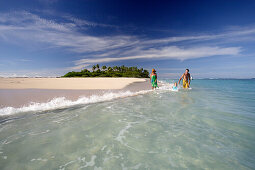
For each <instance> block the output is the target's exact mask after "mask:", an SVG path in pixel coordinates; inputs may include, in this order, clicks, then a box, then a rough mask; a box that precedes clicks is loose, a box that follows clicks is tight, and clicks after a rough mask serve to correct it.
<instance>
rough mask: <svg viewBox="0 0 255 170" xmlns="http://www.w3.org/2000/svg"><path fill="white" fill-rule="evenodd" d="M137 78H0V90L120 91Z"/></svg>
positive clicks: (138, 80) (141, 80) (142, 80)
mask: <svg viewBox="0 0 255 170" xmlns="http://www.w3.org/2000/svg"><path fill="white" fill-rule="evenodd" d="M145 81H146V79H139V78H0V89H69V90H92V89H93V90H94V89H101V90H102V89H122V88H124V87H126V86H127V85H129V84H131V83H135V82H145Z"/></svg>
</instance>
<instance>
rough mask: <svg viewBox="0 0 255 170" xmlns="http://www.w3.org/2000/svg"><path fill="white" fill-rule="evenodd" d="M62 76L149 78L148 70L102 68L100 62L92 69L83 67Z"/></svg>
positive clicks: (115, 67) (123, 67)
mask: <svg viewBox="0 0 255 170" xmlns="http://www.w3.org/2000/svg"><path fill="white" fill-rule="evenodd" d="M62 77H136V78H149V72H148V70H145V69H143V68H140V69H138V68H137V67H125V66H124V65H122V66H121V67H118V66H114V67H106V66H102V69H100V66H99V64H97V65H94V66H92V71H89V70H87V69H83V70H81V71H80V72H75V71H72V72H68V73H67V74H65V75H64V76H62Z"/></svg>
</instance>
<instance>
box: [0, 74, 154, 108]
mask: <svg viewBox="0 0 255 170" xmlns="http://www.w3.org/2000/svg"><path fill="white" fill-rule="evenodd" d="M148 89H150V84H149V82H148V80H147V79H139V78H0V108H2V107H8V106H10V107H21V106H24V105H27V104H29V103H31V102H40V103H41V102H48V101H49V100H51V99H53V98H57V97H65V98H66V99H69V100H77V99H78V98H79V97H81V96H82V97H89V96H92V95H103V94H104V93H107V92H119V91H131V92H136V91H140V90H148Z"/></svg>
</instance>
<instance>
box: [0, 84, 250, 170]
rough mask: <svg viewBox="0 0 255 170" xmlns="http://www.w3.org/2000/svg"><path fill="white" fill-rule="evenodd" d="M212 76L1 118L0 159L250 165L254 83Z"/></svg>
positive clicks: (31, 163) (121, 165)
mask: <svg viewBox="0 0 255 170" xmlns="http://www.w3.org/2000/svg"><path fill="white" fill-rule="evenodd" d="M218 81H220V80H215V81H213V80H211V82H207V81H205V80H200V81H199V80H197V81H193V82H192V90H182V89H181V90H180V91H179V92H171V91H169V90H168V88H165V89H159V90H157V91H153V92H150V93H148V94H143V95H139V96H134V97H128V98H121V99H117V100H113V101H108V102H102V103H94V104H88V105H77V106H72V107H69V108H66V109H58V110H53V111H45V112H29V113H22V114H19V115H15V116H12V117H9V118H5V119H4V120H2V122H1V125H0V167H1V169H178V168H180V169H186V168H189V169H254V168H255V134H254V130H255V113H254V110H255V107H254V104H253V103H254V101H255V100H254V95H255V94H254V93H255V92H254V90H247V89H246V91H245V95H246V97H245V98H244V97H242V88H240V87H242V86H243V85H247V86H249V87H254V85H255V84H254V82H249V81H245V80H244V81H241V82H239V81H232V82H229V83H231V84H232V85H233V87H232V89H231V90H229V89H228V88H227V87H226V88H225V89H224V88H223V89H221V91H219V90H218V89H217V86H218V84H221V85H222V84H223V85H224V83H226V84H229V83H227V82H218ZM229 81H231V80H229ZM240 83H241V85H239V84H240ZM215 86H216V87H215ZM224 87H225V86H224ZM253 89H254V88H253ZM247 98H248V99H249V100H247Z"/></svg>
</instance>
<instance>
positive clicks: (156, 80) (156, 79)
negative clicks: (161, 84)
mask: <svg viewBox="0 0 255 170" xmlns="http://www.w3.org/2000/svg"><path fill="white" fill-rule="evenodd" d="M155 76H156V78H155V82H158V76H157V74H156V75H155Z"/></svg>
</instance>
